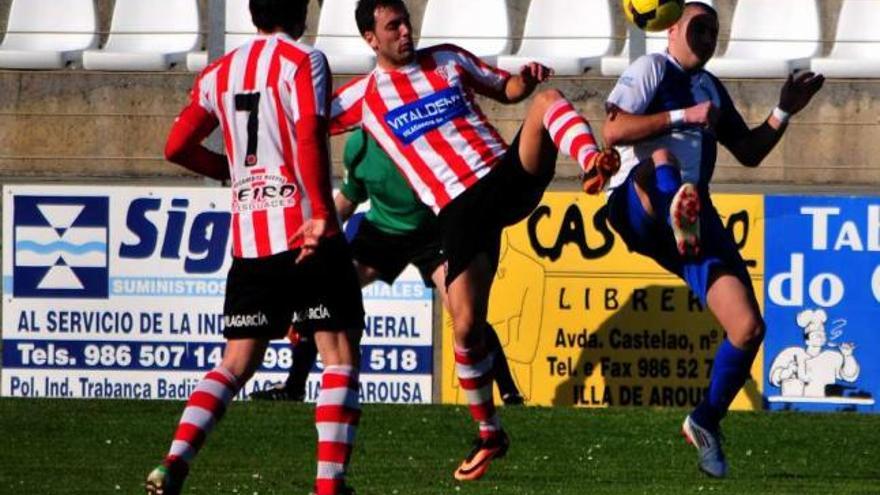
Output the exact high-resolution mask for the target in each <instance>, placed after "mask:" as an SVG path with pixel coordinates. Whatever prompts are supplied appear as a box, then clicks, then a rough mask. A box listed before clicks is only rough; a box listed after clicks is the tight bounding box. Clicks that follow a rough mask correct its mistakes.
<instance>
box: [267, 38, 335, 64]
mask: <svg viewBox="0 0 880 495" xmlns="http://www.w3.org/2000/svg"><path fill="white" fill-rule="evenodd" d="M275 39H276V40H277V41H276V42H277V43H278V50H279V51H280V53H281V55H282V56H283V57H285V58H287V59H289V60H290V61H292V62H303V61H305V60H307V59H313V58H320V59H326V57H325V55H324V53H323V52H321V51H320V50H318V49H317V48H315V47H313V46H311V45H306V44H305V43H301V42H299V41H297V40H295V39H293V38H291V37H290V36H287V35H285V34H278V35H275Z"/></svg>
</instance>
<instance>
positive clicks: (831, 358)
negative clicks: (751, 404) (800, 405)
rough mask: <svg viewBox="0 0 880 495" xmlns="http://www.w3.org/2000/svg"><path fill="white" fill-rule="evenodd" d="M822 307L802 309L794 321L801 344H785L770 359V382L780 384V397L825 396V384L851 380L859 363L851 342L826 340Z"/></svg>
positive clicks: (855, 376) (856, 372)
mask: <svg viewBox="0 0 880 495" xmlns="http://www.w3.org/2000/svg"><path fill="white" fill-rule="evenodd" d="M827 320H828V315H827V314H826V313H825V310H822V309H817V310H810V309H807V310H804V311H801V312H800V313H798V315H797V324H798V326H799V327H801V329H802V330H803V332H804V347H788V348H786V349H783V350H782V352H780V353H779V355H778V356H776V359H775V360H773V365H772V366H771V367H770V383H771V384H772V385H774V386H776V387H780V389H781V392H782V396H784V397H826V395H827V394H826V386H827V385H833V384H835V383H836V382H837V380H842V381H845V382H850V383H852V382H855V381H856V380H857V379H858V378H859V363H858V362H857V361H856V358H855V357H854V356H853V351H854V350H855V346H854V345H853V344H852V343H841V344H840V345H835V344H834V343H829V342H828V336H827V334H826V332H825V322H826V321H827Z"/></svg>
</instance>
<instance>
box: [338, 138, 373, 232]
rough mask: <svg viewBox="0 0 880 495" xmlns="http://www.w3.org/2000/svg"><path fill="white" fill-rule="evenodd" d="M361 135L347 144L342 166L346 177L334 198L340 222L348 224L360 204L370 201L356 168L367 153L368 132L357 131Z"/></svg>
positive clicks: (349, 139)
mask: <svg viewBox="0 0 880 495" xmlns="http://www.w3.org/2000/svg"><path fill="white" fill-rule="evenodd" d="M355 132H359V133H360V134H352V135H351V136H349V138H348V140H347V141H346V142H345V151H344V152H343V154H342V164H343V166H344V167H345V177H344V178H343V180H342V187H340V188H339V192H338V193H336V196H335V197H334V198H333V201H334V203H335V206H336V215H337V216H338V217H339V221H340V222H346V221H348V219H349V218H351V216H352V215H354V212H355V210H357V207H358V205H359V204H361V203H363V202H364V201H366V200H367V199H368V192H367V186H366V184H364V182H363V181H362V180H360V179H358V178H357V176H356V175H355V173H354V171H355V168H356V167H357V166H358V165H359V164H360V162H361V161H363V159H364V157H365V156H366V153H367V141H366V139H367V137H366V131H364V130H359V131H355Z"/></svg>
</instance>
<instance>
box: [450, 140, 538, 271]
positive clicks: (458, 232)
mask: <svg viewBox="0 0 880 495" xmlns="http://www.w3.org/2000/svg"><path fill="white" fill-rule="evenodd" d="M553 159H554V162H555V157H553ZM553 172H554V168H553V167H547V173H546V174H544V175H542V176H535V175H532V174H530V173H528V172H526V171H525V169H524V168H523V165H522V162H521V161H520V158H519V133H517V135H516V138H514V140H513V142H512V143H511V144H510V148H509V149H508V150H507V153H505V154H504V156H503V157H501V160H500V161H499V163H498V164H497V165H495V168H493V169H492V171H491V172H489V173H488V174H487V175H486V176H484V177H483V178H482V179H480V180H479V181H477V183H476V184H474V185H473V186H471V187H470V189H468V190H467V191H465V192H463V193H461V194H460V195H459V196H457V197H456V198H455V199H453V200H452V202H450V203H449V204H447V205H446V207H445V208H443V210H441V211H440V215H439V220H440V231H441V244H442V246H443V253H444V255H445V257H446V260H447V265H446V285H447V286H448V285H449V284H450V283H451V282H452V281H453V280H455V277H457V276H458V275H459V274H461V272H463V271H464V270H465V269H466V268H467V267H468V266H469V265H470V264H471V262H472V261H473V259H474V258H475V257H476V256H477V255H478V254H480V253H485V254H486V255H488V256H489V261H490V263H491V264H492V266H493V268H497V265H498V254H499V248H500V243H501V231H502V230H503V229H504V227H507V226H509V225H513V224H515V223H517V222H519V221H520V220H522V219H524V218H525V217H527V216H528V215H529V214H530V213H532V211H533V210H534V209H535V208H536V207H537V206H538V204H539V203H540V202H541V198H542V197H543V196H544V190H545V189H547V186H548V185H549V184H550V181H551V180H552V179H553Z"/></svg>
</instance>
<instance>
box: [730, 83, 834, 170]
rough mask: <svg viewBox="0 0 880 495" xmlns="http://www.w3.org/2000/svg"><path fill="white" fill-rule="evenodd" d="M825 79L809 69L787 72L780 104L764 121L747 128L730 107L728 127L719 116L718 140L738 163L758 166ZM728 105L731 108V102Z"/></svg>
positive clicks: (820, 87)
mask: <svg viewBox="0 0 880 495" xmlns="http://www.w3.org/2000/svg"><path fill="white" fill-rule="evenodd" d="M824 82H825V78H824V77H823V76H822V75H821V74H819V75H817V74H814V73H812V72H802V73H800V74H798V75H797V77H793V76H791V75H789V76H788V80H786V81H785V84H784V85H783V87H782V91H781V93H780V96H779V104H778V105H777V106H776V108H774V109H773V112H772V113H771V114H770V116H769V117H767V120H765V121H764V122H763V123H761V125H759V126H758V127H755V128H754V129H748V128H747V127H746V125H745V123H742V117H740V116H739V114H738V113H737V112H736V111H735V110H733V111H731V112H729V113H730V114H732V115H733V122H732V123H729V124H727V129H725V128H724V127H723V125H724V124H725V121H726V120H728V119H722V121H721V122H720V123H719V125H720V127H719V133H718V137H719V140H720V141H721V143H722V144H724V146H725V147H726V148H727V149H728V150H730V152H731V153H732V154H733V156H734V157H736V159H737V160H738V161H739V162H740V163H742V164H743V165H745V166H746V167H757V166H758V165H760V164H761V162H762V161H764V158H766V157H767V155H769V154H770V152H771V151H773V148H774V147H775V146H776V143H778V142H779V140H780V139H782V134H783V133H784V132H785V129H786V128H787V127H788V120H789V119H790V118H791V116H793V115H795V114H797V113H798V112H800V111H801V110H803V109H804V107H806V106H807V104H808V103H809V102H810V100H811V99H812V98H813V95H815V94H816V93H817V92H818V91H819V90H820V89H822V85H823V84H824ZM724 96H726V95H724ZM728 98H729V97H728ZM730 106H731V108H732V107H733V105H732V104H731V105H730ZM725 113H728V112H725ZM743 128H745V130H743ZM730 129H732V130H730ZM722 131H726V132H722Z"/></svg>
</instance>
